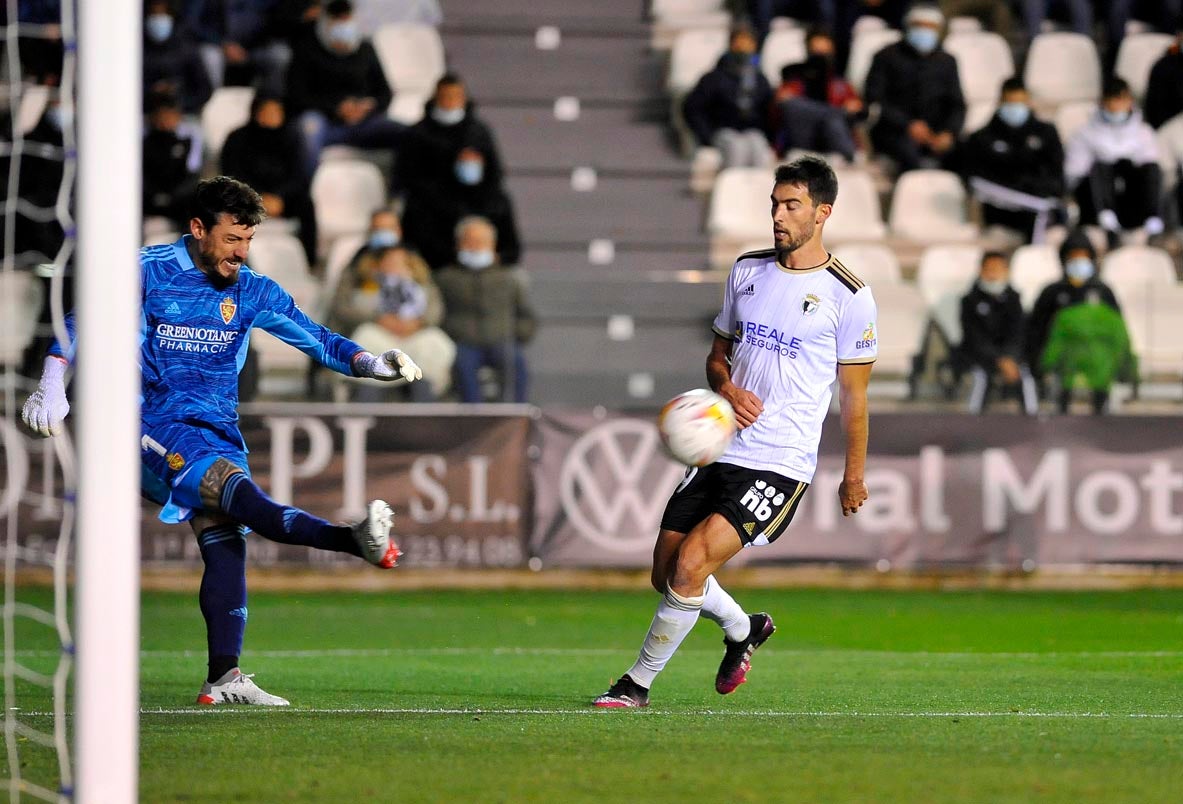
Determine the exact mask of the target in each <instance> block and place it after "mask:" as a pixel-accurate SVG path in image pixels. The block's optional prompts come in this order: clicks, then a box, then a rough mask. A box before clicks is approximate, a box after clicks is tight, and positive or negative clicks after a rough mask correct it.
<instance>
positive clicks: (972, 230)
mask: <svg viewBox="0 0 1183 804" xmlns="http://www.w3.org/2000/svg"><path fill="white" fill-rule="evenodd" d="M965 203H966V197H965V188H964V187H963V186H962V184H961V179H960V178H958V176H957V174H956V173H951V172H949V171H947V170H910V171H908V172H907V173H905V174H903V175H902V176H900V178H899V180H898V181H897V182H896V186H895V192H894V194H893V195H892V199H891V221H890V228H891V231H892V234H894V235H896V236H898V237H902V238H904V239H906V240H912V241H915V242H917V243H955V242H961V241H965V240H973V239H974V238H976V237H977V236H978V227H977V226H975V225H974V224H972V223H969V222H968V221H967V219H966V218H967V216H966V207H965Z"/></svg>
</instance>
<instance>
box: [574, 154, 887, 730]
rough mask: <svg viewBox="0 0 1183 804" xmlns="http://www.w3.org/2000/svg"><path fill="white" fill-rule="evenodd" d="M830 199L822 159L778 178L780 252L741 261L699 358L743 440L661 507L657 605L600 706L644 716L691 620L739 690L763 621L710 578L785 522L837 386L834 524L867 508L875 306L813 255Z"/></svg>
mask: <svg viewBox="0 0 1183 804" xmlns="http://www.w3.org/2000/svg"><path fill="white" fill-rule="evenodd" d="M837 195H838V179H837V177H835V175H834V171H833V170H831V169H830V166H829V165H827V164H826V163H825V162H823V161H822V160H820V159H816V158H813V157H805V158H803V159H798V160H796V161H795V162H792V163H790V164H788V165H782V166H781V167H779V168H777V170H776V175H775V178H774V184H773V188H772V231H773V239H774V242H775V248H771V249H768V250H766V251H754V252H749V253H747V254H743V255H741V256H740V258H739V259H738V260H736V262H735V266H734V267H733V268H732V269H731V275H730V277H729V278H728V281H727V287H726V290H725V291H724V299H723V309H722V310H721V311H720V312H719V315H718V317H717V318H716V319H715V324H714V332H715V340H714V343H713V344H712V346H711V353H710V355H709V356H708V357H707V365H706V369H707V379H708V381H709V382H710V385H711V388H713V389H714V390H715V391H716V392H717V393H718V394H720V395H721V396H722V397H724V398H725V399H726V400H727V401H728V402H730V403H731V406H732V408H734V409H735V415H736V419H737V420H738V422H739V427H740V431H739V433H738V434H737V435H736V437H735V440H734V441H733V442H732V444H731V446H730V448H728V450H727V452H726V453H724V455H723V457H722V458H720V459H719V461H718V462H716V463H713V464H711V465H709V466H706V467H703V468H701V469H696V468H691V469H690V470H689V471H687V473H686V477H685V478H684V479H683V480H682V482H681V484H680V485H679V486H678V488H677V489H676V490H675V491H674V493H673V496H671V497H670V501H669V503H668V504H667V506H666V509H665V514H664V515H663V517H662V521H661V531H660V533H658V536H657V544H656V546H655V547H654V549H653V575H652V582H653V586H654V588H655V589H657V591H658V592H660V593H662V595H663V597H662V600H661V602H660V603H659V604H658V606H657V613H656V615H654V617H653V622H652V624H651V625H650V626H649V633H648V634H646V636H645V642H644V644H643V645H642V647H641V654H640V656H639V657H638V659H637V661H636V663H635V664H634V665H633V666H632V667H631V668H629V669H628V671H627V672H626V673H625V674H624V675H622V676H621V677H620V678H619V679H618V680H617V681H616V682H615V683H614V684H613V685H612V687H611V689H609V690H608V691H607V692H605V693H604V694H603V695H600V696H599V697H597V698H596V699H595V701H594V704H595V705H596V706H598V707H605V708H619V707H630V708H631V707H641V706H648V704H649V688H650V687H651V686H652V685H653V680H654V678H656V677H657V674H658V673H660V672H661V670H662V669H663V668H664V667H665V665H666V663H667V662H669V660H670V658H671V657H672V656H673V655H674V652H675V651H676V650H677V649H678V646H679V645H680V644H682V640H683V639H685V638H686V635H687V634H689V633H690V630H691V629H692V628H693V627H694V624H695V623H696V622H697V621H698V618H699V615H700V614H701V615H704V616H706V617H707V618H708V619H710V620H713V621H715V622H716V623H718V624H719V626H720V627H721V628H722V629H723V633H724V639H723V644H724V646H725V653H724V656H723V661H722V663H721V664H720V665H719V672H718V674H717V675H716V677H715V689H716V691H718V692H719V693H720V694H722V695H726V694H728V693H729V692H732V691H733V690H735V688H736V687H738V686H739V685H740V684H742V683H743V682H744V681H745V680H746V678H747V672H748V670H749V668H750V666H751V657H752V652H753V651H755V649H756V648H758V647H759V646H760V645H762V644H763V643H764V642H765V640H767V639H768V637H770V636H772V632H773V631H775V630H776V629H775V626H774V625H773V623H772V618H771V617H769V616H768V615H767V614H763V613H761V614H751V615H749V614H747V613H746V612H745V611H744V610H743V608H741V607H740V605H739V604H738V603H736V602H735V600H734V599H733V598H732V597H731V596H730V595H729V594H727V592H726V591H724V589H723V588H722V587H721V586H720V585H719V582H718V581H717V580H715V578H714V575H713V573H714V572H715V571H716V570H718V569H719V568H720V567H722V566H723V565H724V564H725V563H727V561H728V560H729V559H730V558H731V557H732V556H734V555H735V554H736V553H738V552H739V551H740V550H741V549H743V548H745V547H759V546H761V545H767V544H770V543H772V542H773V541H775V540H776V538H777V537H778V536H780V535H781V533H783V532H784V530H785V528H786V527H787V526H788V524H789V522H790V521H791V520H792V518H793V513H794V512H795V511H796V509H797V506H798V504H799V503H800V502H801V498H802V496H803V495H804V494H805V490H806V489H807V488H809V483H810V481H812V479H813V473H814V470H815V469H816V468H817V449H818V441H819V440H820V439H821V431H822V423H823V421H824V419H825V416H826V411H827V410H828V409H829V406H830V396H831V391H830V388H831V386H832V384H833V382H834V379H835V376H836V377H837V379H838V399H839V402H840V404H841V409H842V416H841V420H842V429H843V432H844V433H845V435H846V468H845V472H844V473H843V478H842V483H841V484H840V485H839V487H838V501H839V504H840V505H841V506H842V514H843V516H846V515H850V514H854V513H856V512H857V511H858V509H859V507H860V506H861V505H862V504H863V502H865V501H866V499H867V486H866V483H864V481H863V471H864V467H865V464H866V457H867V382H868V380H869V379H870V376H871V364H872V363H874V362H875V357H876V354H877V349H876V340H877V333H876V320H875V313H876V310H875V299H874V297H873V296H872V295H871V289H870V288H869V287H867V286H866V285H865V284H863V282H862V281H861V280H859V278H858V277H857V276H855V275H854V274H853V273H851V272H850V270H849V269H847V268H846V267H845V266H844V265H842V263H840V262H839V261H838V260H836V259H834V258H833V256H831V255H830V254H829V253H828V252H827V251H826V249H825V247H824V246H823V245H822V230H823V229H824V227H825V223H826V219H827V218H829V217H830V214H831V211H832V210H833V207H834V200H835V199H836V197H837Z"/></svg>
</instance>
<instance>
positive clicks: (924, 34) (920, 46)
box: [908, 26, 941, 55]
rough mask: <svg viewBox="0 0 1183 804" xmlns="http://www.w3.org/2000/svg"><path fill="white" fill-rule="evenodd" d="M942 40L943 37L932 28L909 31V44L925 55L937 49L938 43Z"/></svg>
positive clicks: (918, 28) (917, 28)
mask: <svg viewBox="0 0 1183 804" xmlns="http://www.w3.org/2000/svg"><path fill="white" fill-rule="evenodd" d="M940 38H941V35H940V34H938V33H937V32H936V31H934V30H933V29H932V28H921V27H919V26H917V27H915V28H909V29H908V44H909V45H911V46H912V47H914V48H916V50H918V51H920V52H921V53H923V54H925V55H928V54H929V53H932V52H933V51H934V50H936V49H937V42H939V41H940Z"/></svg>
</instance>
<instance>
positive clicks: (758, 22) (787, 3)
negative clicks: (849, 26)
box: [746, 0, 842, 43]
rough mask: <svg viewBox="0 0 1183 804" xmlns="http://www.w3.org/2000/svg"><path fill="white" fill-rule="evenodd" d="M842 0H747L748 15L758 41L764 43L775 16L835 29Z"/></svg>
mask: <svg viewBox="0 0 1183 804" xmlns="http://www.w3.org/2000/svg"><path fill="white" fill-rule="evenodd" d="M841 2H842V0H746V5H747V16H748V20H749V21H750V22H751V25H752V28H753V29H754V31H753V33H755V35H756V38H757V40H758V42H760V43H763V42H764V39H765V38H766V37H767V36H768V30H769V28H770V27H771V26H772V19H773V17H792V18H793V19H795V20H810V21H812V22H813V23H814V24H815V25H819V26H822V27H825V28H827V29H829V30H833V28H834V26H835V25H836V24H837V22H838V5H839V4H840V3H841Z"/></svg>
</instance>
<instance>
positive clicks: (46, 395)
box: [21, 312, 74, 436]
mask: <svg viewBox="0 0 1183 804" xmlns="http://www.w3.org/2000/svg"><path fill="white" fill-rule="evenodd" d="M66 332H67V333H68V334H69V336H70V343H68V344H66V346H65V347H64V348H63V346H62V345H61V344H60V343H58V342H57V341H56V340H55V341H54V342H53V343H52V344H51V345H50V347H49V350H48V352H47V353H46V355H45V363H44V364H43V366H42V369H41V381H40V382H39V383H38V384H37V390H36V391H34V392H33V393H32V394H30V396H29V398H28V399H26V400H25V405H24V407H23V408H21V419H22V420H23V421H24V422H25V424H26V425H28V427H29V429H30V430H33V431H35V432H37V433H40V434H41V435H43V436H55V435H58V434H59V433H61V432H62V422H64V421H65V420H66V415H67V414H68V413H69V412H70V403H69V402H68V401H67V400H66V370H67V369H68V368H69V367H70V359H69V356H70V355H73V354H74V313H73V312H71V313H70V314H69V315H67V316H66Z"/></svg>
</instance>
